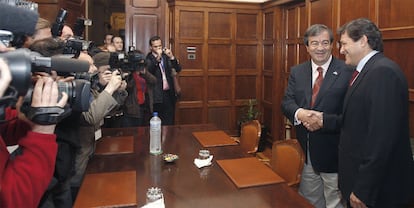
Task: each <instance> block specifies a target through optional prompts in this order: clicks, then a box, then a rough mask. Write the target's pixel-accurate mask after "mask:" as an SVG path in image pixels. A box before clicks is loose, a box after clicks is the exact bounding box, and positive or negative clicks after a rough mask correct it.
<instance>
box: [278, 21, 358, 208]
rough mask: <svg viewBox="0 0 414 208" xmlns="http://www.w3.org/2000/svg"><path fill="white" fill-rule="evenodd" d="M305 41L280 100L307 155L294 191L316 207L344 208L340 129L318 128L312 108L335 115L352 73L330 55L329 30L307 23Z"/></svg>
mask: <svg viewBox="0 0 414 208" xmlns="http://www.w3.org/2000/svg"><path fill="white" fill-rule="evenodd" d="M304 42H305V45H306V49H307V51H308V53H309V55H310V56H311V60H309V61H307V62H305V63H302V64H300V65H297V66H294V67H292V69H291V72H290V77H289V82H288V86H287V89H286V92H285V96H284V98H283V101H282V110H283V113H284V115H285V116H286V117H287V118H288V119H289V120H290V121H291V122H292V123H293V124H294V125H295V127H296V128H295V129H296V134H297V139H298V140H299V142H300V144H301V146H302V148H303V150H304V152H305V153H306V155H307V157H306V164H305V167H304V169H303V172H302V178H301V183H300V187H299V193H300V194H301V195H303V196H304V197H305V198H306V199H307V200H308V201H309V202H310V203H312V204H313V205H314V206H315V207H318V208H322V207H343V201H342V200H341V199H342V198H341V194H340V192H339V189H338V174H337V171H338V143H339V131H331V132H328V131H323V130H318V129H319V128H320V127H321V126H322V120H321V119H320V118H319V119H315V116H312V115H314V114H315V112H313V111H312V110H315V111H320V112H323V114H335V115H339V114H340V113H341V112H342V103H343V99H344V97H345V93H346V91H347V89H348V83H349V79H350V77H351V73H352V71H351V70H350V69H348V68H347V66H346V65H345V63H344V62H343V61H341V60H338V59H336V58H334V57H333V56H332V53H331V52H332V47H333V34H332V31H331V30H330V29H329V28H328V27H327V26H325V25H321V24H316V25H312V26H310V27H309V28H308V29H307V31H306V33H305V35H304ZM318 68H319V69H318ZM319 71H320V72H319Z"/></svg>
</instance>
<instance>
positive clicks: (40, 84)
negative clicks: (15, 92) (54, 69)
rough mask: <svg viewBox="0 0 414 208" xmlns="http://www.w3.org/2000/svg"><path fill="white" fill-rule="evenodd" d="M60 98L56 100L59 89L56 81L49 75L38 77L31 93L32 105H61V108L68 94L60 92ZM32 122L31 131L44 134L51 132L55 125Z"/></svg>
mask: <svg viewBox="0 0 414 208" xmlns="http://www.w3.org/2000/svg"><path fill="white" fill-rule="evenodd" d="M62 94H63V95H62V98H61V99H60V100H58V97H59V91H58V86H57V82H55V81H53V79H52V78H50V77H42V78H39V79H38V80H37V82H36V84H35V86H34V89H33V95H32V107H56V106H58V107H61V108H63V107H64V106H65V105H66V102H67V101H68V95H67V94H66V93H62ZM31 124H32V131H34V132H38V133H44V134H53V132H54V131H55V126H56V125H39V124H35V123H31Z"/></svg>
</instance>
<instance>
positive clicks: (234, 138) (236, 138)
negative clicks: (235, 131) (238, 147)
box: [230, 136, 240, 143]
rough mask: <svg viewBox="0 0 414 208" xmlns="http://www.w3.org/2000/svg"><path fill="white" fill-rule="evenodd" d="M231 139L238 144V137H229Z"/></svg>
mask: <svg viewBox="0 0 414 208" xmlns="http://www.w3.org/2000/svg"><path fill="white" fill-rule="evenodd" d="M230 138H231V139H233V140H234V141H235V142H237V143H240V137H236V136H231V137H230Z"/></svg>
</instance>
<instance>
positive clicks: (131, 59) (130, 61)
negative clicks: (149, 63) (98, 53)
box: [109, 49, 146, 71]
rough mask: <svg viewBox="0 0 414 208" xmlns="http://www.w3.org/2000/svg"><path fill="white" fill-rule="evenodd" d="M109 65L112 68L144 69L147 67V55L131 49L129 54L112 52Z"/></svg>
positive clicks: (125, 69)
mask: <svg viewBox="0 0 414 208" xmlns="http://www.w3.org/2000/svg"><path fill="white" fill-rule="evenodd" d="M109 65H110V66H111V69H121V70H122V71H142V70H144V68H145V67H146V60H145V55H144V54H143V53H141V52H138V51H135V50H131V49H130V50H129V51H128V53H127V54H124V53H116V52H112V53H111V56H110V58H109Z"/></svg>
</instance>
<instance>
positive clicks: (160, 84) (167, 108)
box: [147, 36, 181, 125]
mask: <svg viewBox="0 0 414 208" xmlns="http://www.w3.org/2000/svg"><path fill="white" fill-rule="evenodd" d="M149 44H150V50H151V52H150V53H148V55H147V69H148V71H149V72H150V73H151V74H153V75H154V76H155V77H156V78H157V82H156V84H155V86H154V89H153V97H154V106H153V108H154V111H155V112H158V115H159V116H160V118H161V120H162V123H163V125H174V119H175V103H176V101H177V96H176V95H177V94H176V89H175V88H176V87H175V85H174V77H173V70H175V71H176V72H180V71H181V66H180V64H179V63H178V60H177V59H176V58H175V57H174V55H173V53H172V51H171V50H170V49H168V48H163V47H162V43H161V38H160V37H159V36H153V37H151V38H150V40H149Z"/></svg>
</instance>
